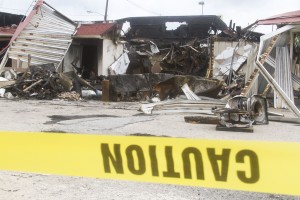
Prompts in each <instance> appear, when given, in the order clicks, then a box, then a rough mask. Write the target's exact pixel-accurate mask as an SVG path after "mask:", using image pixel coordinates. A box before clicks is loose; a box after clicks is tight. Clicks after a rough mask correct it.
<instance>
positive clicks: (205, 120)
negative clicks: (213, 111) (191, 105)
mask: <svg viewBox="0 0 300 200" xmlns="http://www.w3.org/2000/svg"><path fill="white" fill-rule="evenodd" d="M184 120H185V122H187V123H192V124H218V123H219V118H218V117H217V116H186V117H184Z"/></svg>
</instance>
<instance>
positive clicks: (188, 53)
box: [160, 39, 209, 77]
mask: <svg viewBox="0 0 300 200" xmlns="http://www.w3.org/2000/svg"><path fill="white" fill-rule="evenodd" d="M208 63H209V52H208V48H207V46H206V47H202V46H201V44H200V41H198V40H196V39H195V40H194V41H192V42H190V43H188V44H186V45H184V46H180V45H179V44H175V43H174V44H172V46H171V48H170V50H169V51H168V52H167V54H166V55H165V56H164V58H163V59H162V60H161V63H160V65H161V67H162V72H164V73H171V74H180V75H194V76H201V77H205V75H206V71H207V67H208Z"/></svg>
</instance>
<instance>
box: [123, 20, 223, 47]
mask: <svg viewBox="0 0 300 200" xmlns="http://www.w3.org/2000/svg"><path fill="white" fill-rule="evenodd" d="M126 21H127V22H129V23H130V29H129V31H128V32H127V33H126V34H125V37H126V40H131V39H137V38H139V39H150V40H153V41H154V42H155V43H156V44H157V45H158V46H159V47H163V46H164V44H166V45H168V44H169V45H170V44H172V43H174V42H180V43H182V44H184V43H186V42H188V41H190V40H192V39H194V38H198V39H205V38H207V37H209V36H210V34H214V35H216V34H217V33H218V32H219V33H220V32H222V31H223V30H226V29H227V25H226V24H225V23H224V22H223V21H222V20H221V19H220V17H219V16H216V15H197V16H157V17H131V18H125V19H122V20H120V21H119V22H126ZM168 22H178V23H181V25H180V26H178V27H177V28H176V29H175V30H167V23H168Z"/></svg>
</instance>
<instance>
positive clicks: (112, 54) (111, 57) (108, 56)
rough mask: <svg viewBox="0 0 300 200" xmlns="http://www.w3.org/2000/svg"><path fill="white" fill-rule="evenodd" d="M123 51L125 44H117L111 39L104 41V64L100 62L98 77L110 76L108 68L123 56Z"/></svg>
mask: <svg viewBox="0 0 300 200" xmlns="http://www.w3.org/2000/svg"><path fill="white" fill-rule="evenodd" d="M123 50H124V48H123V44H115V43H114V42H113V41H112V40H109V39H104V40H103V52H102V62H100V61H99V62H98V63H99V66H98V76H99V75H105V76H107V75H108V67H109V66H110V65H111V64H113V63H114V62H115V61H116V60H117V59H118V58H119V57H120V56H121V55H122V53H123Z"/></svg>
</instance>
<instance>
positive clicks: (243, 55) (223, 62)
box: [215, 44, 252, 76]
mask: <svg viewBox="0 0 300 200" xmlns="http://www.w3.org/2000/svg"><path fill="white" fill-rule="evenodd" d="M251 49H252V46H251V45H250V44H247V45H245V46H243V47H240V48H238V49H237V50H236V49H235V48H233V47H227V48H226V49H225V50H224V51H223V52H222V53H221V54H219V55H218V56H217V57H216V58H215V62H217V63H218V64H219V65H220V66H219V71H217V73H218V74H219V73H221V74H226V75H229V72H230V68H232V69H233V70H234V71H237V70H238V69H239V68H240V66H241V65H242V64H243V63H244V62H245V61H246V60H247V58H248V56H249V54H250V52H251ZM232 57H233V58H232ZM218 74H215V76H218Z"/></svg>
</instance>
